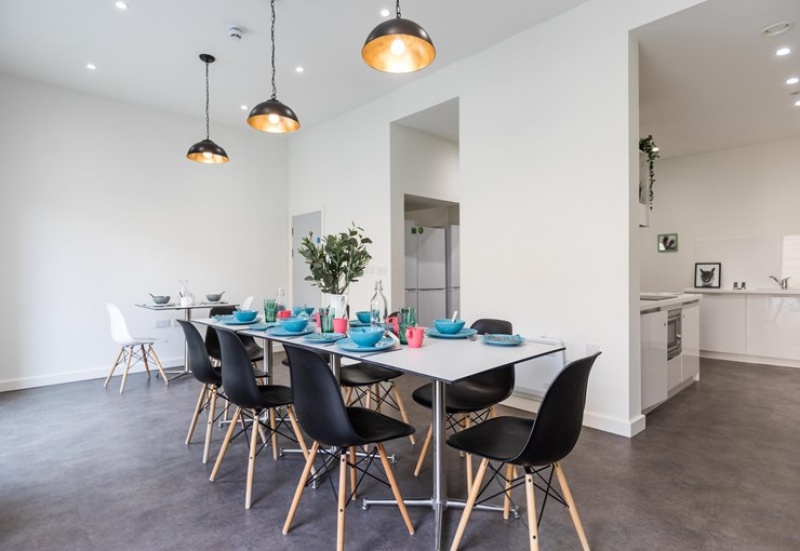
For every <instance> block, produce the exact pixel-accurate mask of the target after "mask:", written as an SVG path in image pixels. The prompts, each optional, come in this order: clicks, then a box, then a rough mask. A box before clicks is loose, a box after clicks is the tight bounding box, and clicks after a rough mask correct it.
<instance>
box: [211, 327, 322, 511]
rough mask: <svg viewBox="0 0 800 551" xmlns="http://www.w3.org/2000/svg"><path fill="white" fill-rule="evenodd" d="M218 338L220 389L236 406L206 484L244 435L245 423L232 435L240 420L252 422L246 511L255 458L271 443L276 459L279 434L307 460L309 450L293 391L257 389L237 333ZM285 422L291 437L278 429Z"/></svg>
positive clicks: (272, 387) (221, 334)
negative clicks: (264, 418) (283, 410)
mask: <svg viewBox="0 0 800 551" xmlns="http://www.w3.org/2000/svg"><path fill="white" fill-rule="evenodd" d="M218 336H219V342H220V347H221V350H222V386H223V387H224V388H225V395H226V396H227V397H228V400H230V402H231V403H233V404H234V405H235V406H236V411H234V413H233V417H232V418H231V422H230V426H229V427H228V432H227V434H226V435H225V439H224V440H223V442H222V447H221V448H220V450H219V454H218V455H217V461H216V462H215V463H214V469H213V470H212V471H211V477H210V478H209V480H211V481H212V482H213V481H214V480H215V479H216V477H217V473H219V468H220V466H221V465H222V460H223V459H224V458H225V452H226V451H227V450H228V445H229V444H230V442H231V440H233V439H234V438H235V437H236V436H238V434H241V433H242V432H245V433H246V428H247V424H246V423H244V422H243V423H242V426H243V428H242V429H241V431H239V433H235V432H236V428H237V424H238V423H239V422H240V419H242V418H244V419H245V420H247V419H249V420H250V421H251V424H250V455H249V458H248V463H247V486H246V491H245V501H244V506H245V509H249V508H250V505H251V502H252V499H251V497H252V492H253V477H254V472H255V459H256V455H258V453H259V452H260V451H261V450H262V449H264V448H265V447H266V446H268V445H269V443H270V442H272V447H273V455H274V456H275V457H277V436H278V434H281V435H282V436H284V437H286V438H288V439H289V440H291V441H293V442H297V443H298V444H299V445H300V449H301V450H302V452H303V456H304V457H307V456H308V448H307V447H306V444H305V441H304V440H303V435H302V433H301V432H300V427H299V426H298V425H297V421H296V419H295V415H294V411H293V408H292V389H290V388H289V387H287V386H280V385H259V384H258V383H257V382H256V379H255V374H254V373H253V370H252V369H251V367H250V360H249V359H248V357H247V352H246V351H245V349H244V345H243V344H242V341H240V340H239V338H238V337H237V335H236V333H233V332H231V331H224V330H223V331H218ZM281 407H285V408H286V414H285V415H279V414H276V409H278V408H281ZM265 412H267V413H268V415H269V423H265V422H264V421H262V414H263V413H265ZM287 419H288V420H289V422H290V423H291V426H292V431H293V434H290V433H287V432H281V427H284V426H285V422H286V420H287ZM265 429H266V430H265ZM259 433H260V434H261V439H262V441H263V445H262V446H261V447H259V446H258V435H259Z"/></svg>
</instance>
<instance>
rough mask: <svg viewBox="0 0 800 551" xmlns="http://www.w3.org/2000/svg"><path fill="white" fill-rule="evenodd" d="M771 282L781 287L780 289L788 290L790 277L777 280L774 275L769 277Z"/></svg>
mask: <svg viewBox="0 0 800 551" xmlns="http://www.w3.org/2000/svg"><path fill="white" fill-rule="evenodd" d="M769 278H770V279H771V280H773V281H774V282H775V283H777V284H778V285H780V286H781V289H784V290H785V289H788V288H789V280H790V279H791V277H784V278H783V279H778V278H777V277H775V276H774V275H771V276H769Z"/></svg>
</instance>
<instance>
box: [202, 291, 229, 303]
mask: <svg viewBox="0 0 800 551" xmlns="http://www.w3.org/2000/svg"><path fill="white" fill-rule="evenodd" d="M224 294H225V292H224V291H223V292H222V293H211V294H210V295H206V300H207V301H208V302H219V301H220V300H222V295H224Z"/></svg>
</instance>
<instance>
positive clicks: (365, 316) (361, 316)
mask: <svg viewBox="0 0 800 551" xmlns="http://www.w3.org/2000/svg"><path fill="white" fill-rule="evenodd" d="M356 317H357V318H358V321H360V322H361V323H369V322H370V320H371V319H372V315H371V314H370V313H369V312H368V311H367V310H362V311H361V312H356Z"/></svg>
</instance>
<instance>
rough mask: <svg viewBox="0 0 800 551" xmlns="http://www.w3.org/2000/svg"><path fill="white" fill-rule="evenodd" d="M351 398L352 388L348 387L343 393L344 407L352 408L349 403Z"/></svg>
mask: <svg viewBox="0 0 800 551" xmlns="http://www.w3.org/2000/svg"><path fill="white" fill-rule="evenodd" d="M352 396H353V387H351V386H349V387H347V390H345V391H344V403H345V404H346V405H348V406H352V405H353V403H352V402H351V401H350V399H351V398H352Z"/></svg>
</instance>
